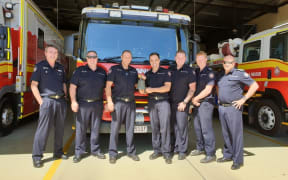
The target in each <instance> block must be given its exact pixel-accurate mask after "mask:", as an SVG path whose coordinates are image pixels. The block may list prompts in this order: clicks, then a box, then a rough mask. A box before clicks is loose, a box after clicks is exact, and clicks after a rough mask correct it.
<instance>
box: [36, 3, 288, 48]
mask: <svg viewBox="0 0 288 180" xmlns="http://www.w3.org/2000/svg"><path fill="white" fill-rule="evenodd" d="M116 1H117V2H119V4H120V5H131V4H134V5H145V6H150V7H152V9H154V7H155V6H159V5H161V6H163V7H164V8H168V9H169V10H173V11H174V12H177V13H181V14H186V15H189V16H190V17H191V20H192V23H191V28H190V30H191V33H193V32H194V25H193V24H194V18H195V30H196V33H197V34H199V35H200V37H201V39H202V40H201V41H202V42H203V43H206V44H207V46H208V47H207V48H209V46H210V47H211V48H212V47H214V48H215V47H216V43H217V42H218V41H220V40H224V39H227V38H229V37H241V38H247V37H248V35H249V34H250V33H254V32H255V31H256V27H255V26H247V25H245V23H247V22H249V21H250V20H252V19H254V18H255V17H258V16H260V15H263V14H265V13H277V10H278V7H280V6H283V5H285V4H287V3H288V0H195V1H194V0H116ZM34 2H35V3H36V4H37V5H38V6H39V7H40V8H41V9H42V11H43V12H44V13H45V14H46V15H47V17H48V18H49V19H50V20H51V21H52V22H53V23H54V24H55V26H57V0H34ZM112 2H115V1H111V0H58V28H59V29H60V30H73V31H77V30H78V26H79V22H80V19H81V15H80V14H81V9H82V8H84V7H87V6H95V5H97V4H102V5H105V4H112ZM194 4H195V6H194ZM194 9H195V10H194Z"/></svg>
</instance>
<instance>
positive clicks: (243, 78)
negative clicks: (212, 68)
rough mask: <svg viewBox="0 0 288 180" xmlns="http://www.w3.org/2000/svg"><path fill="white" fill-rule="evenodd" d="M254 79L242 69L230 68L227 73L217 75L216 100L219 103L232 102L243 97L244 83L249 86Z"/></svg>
mask: <svg viewBox="0 0 288 180" xmlns="http://www.w3.org/2000/svg"><path fill="white" fill-rule="evenodd" d="M254 82H255V81H254V80H253V79H252V78H251V77H250V76H249V74H248V73H246V72H245V71H244V70H239V69H235V68H234V69H232V70H231V71H230V72H229V73H228V74H225V73H223V74H222V75H221V76H219V79H218V82H217V85H218V100H219V101H220V102H221V103H232V102H233V101H236V100H239V99H241V98H242V97H243V95H242V93H243V89H244V87H245V85H248V86H250V85H251V84H252V83H254Z"/></svg>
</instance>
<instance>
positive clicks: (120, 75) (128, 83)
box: [107, 64, 138, 98]
mask: <svg viewBox="0 0 288 180" xmlns="http://www.w3.org/2000/svg"><path fill="white" fill-rule="evenodd" d="M107 81H112V82H113V83H114V87H113V88H112V96H113V97H131V98H134V92H135V84H136V83H137V81H138V73H137V71H136V69H135V68H133V67H131V66H128V69H124V68H123V67H122V65H121V64H120V65H115V66H112V67H111V69H110V70H109V73H108V77H107Z"/></svg>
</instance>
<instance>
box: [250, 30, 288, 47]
mask: <svg viewBox="0 0 288 180" xmlns="http://www.w3.org/2000/svg"><path fill="white" fill-rule="evenodd" d="M287 30H288V28H285V29H281V30H278V31H274V32H271V33H267V34H263V35H261V36H257V37H254V38H251V39H247V40H246V41H244V43H247V42H250V41H254V40H257V39H261V38H263V37H267V36H272V35H274V34H277V33H279V32H283V31H287Z"/></svg>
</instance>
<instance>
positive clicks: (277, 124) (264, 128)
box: [255, 99, 283, 136]
mask: <svg viewBox="0 0 288 180" xmlns="http://www.w3.org/2000/svg"><path fill="white" fill-rule="evenodd" d="M255 109H256V112H255V120H256V121H255V123H256V127H257V129H258V131H259V132H260V133H262V134H264V135H267V136H275V135H277V134H279V133H280V129H281V122H282V117H283V116H282V113H281V111H280V108H279V107H278V106H277V105H276V104H275V103H274V102H273V101H272V100H270V99H263V100H260V101H259V103H258V104H257V107H256V108H255Z"/></svg>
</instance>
